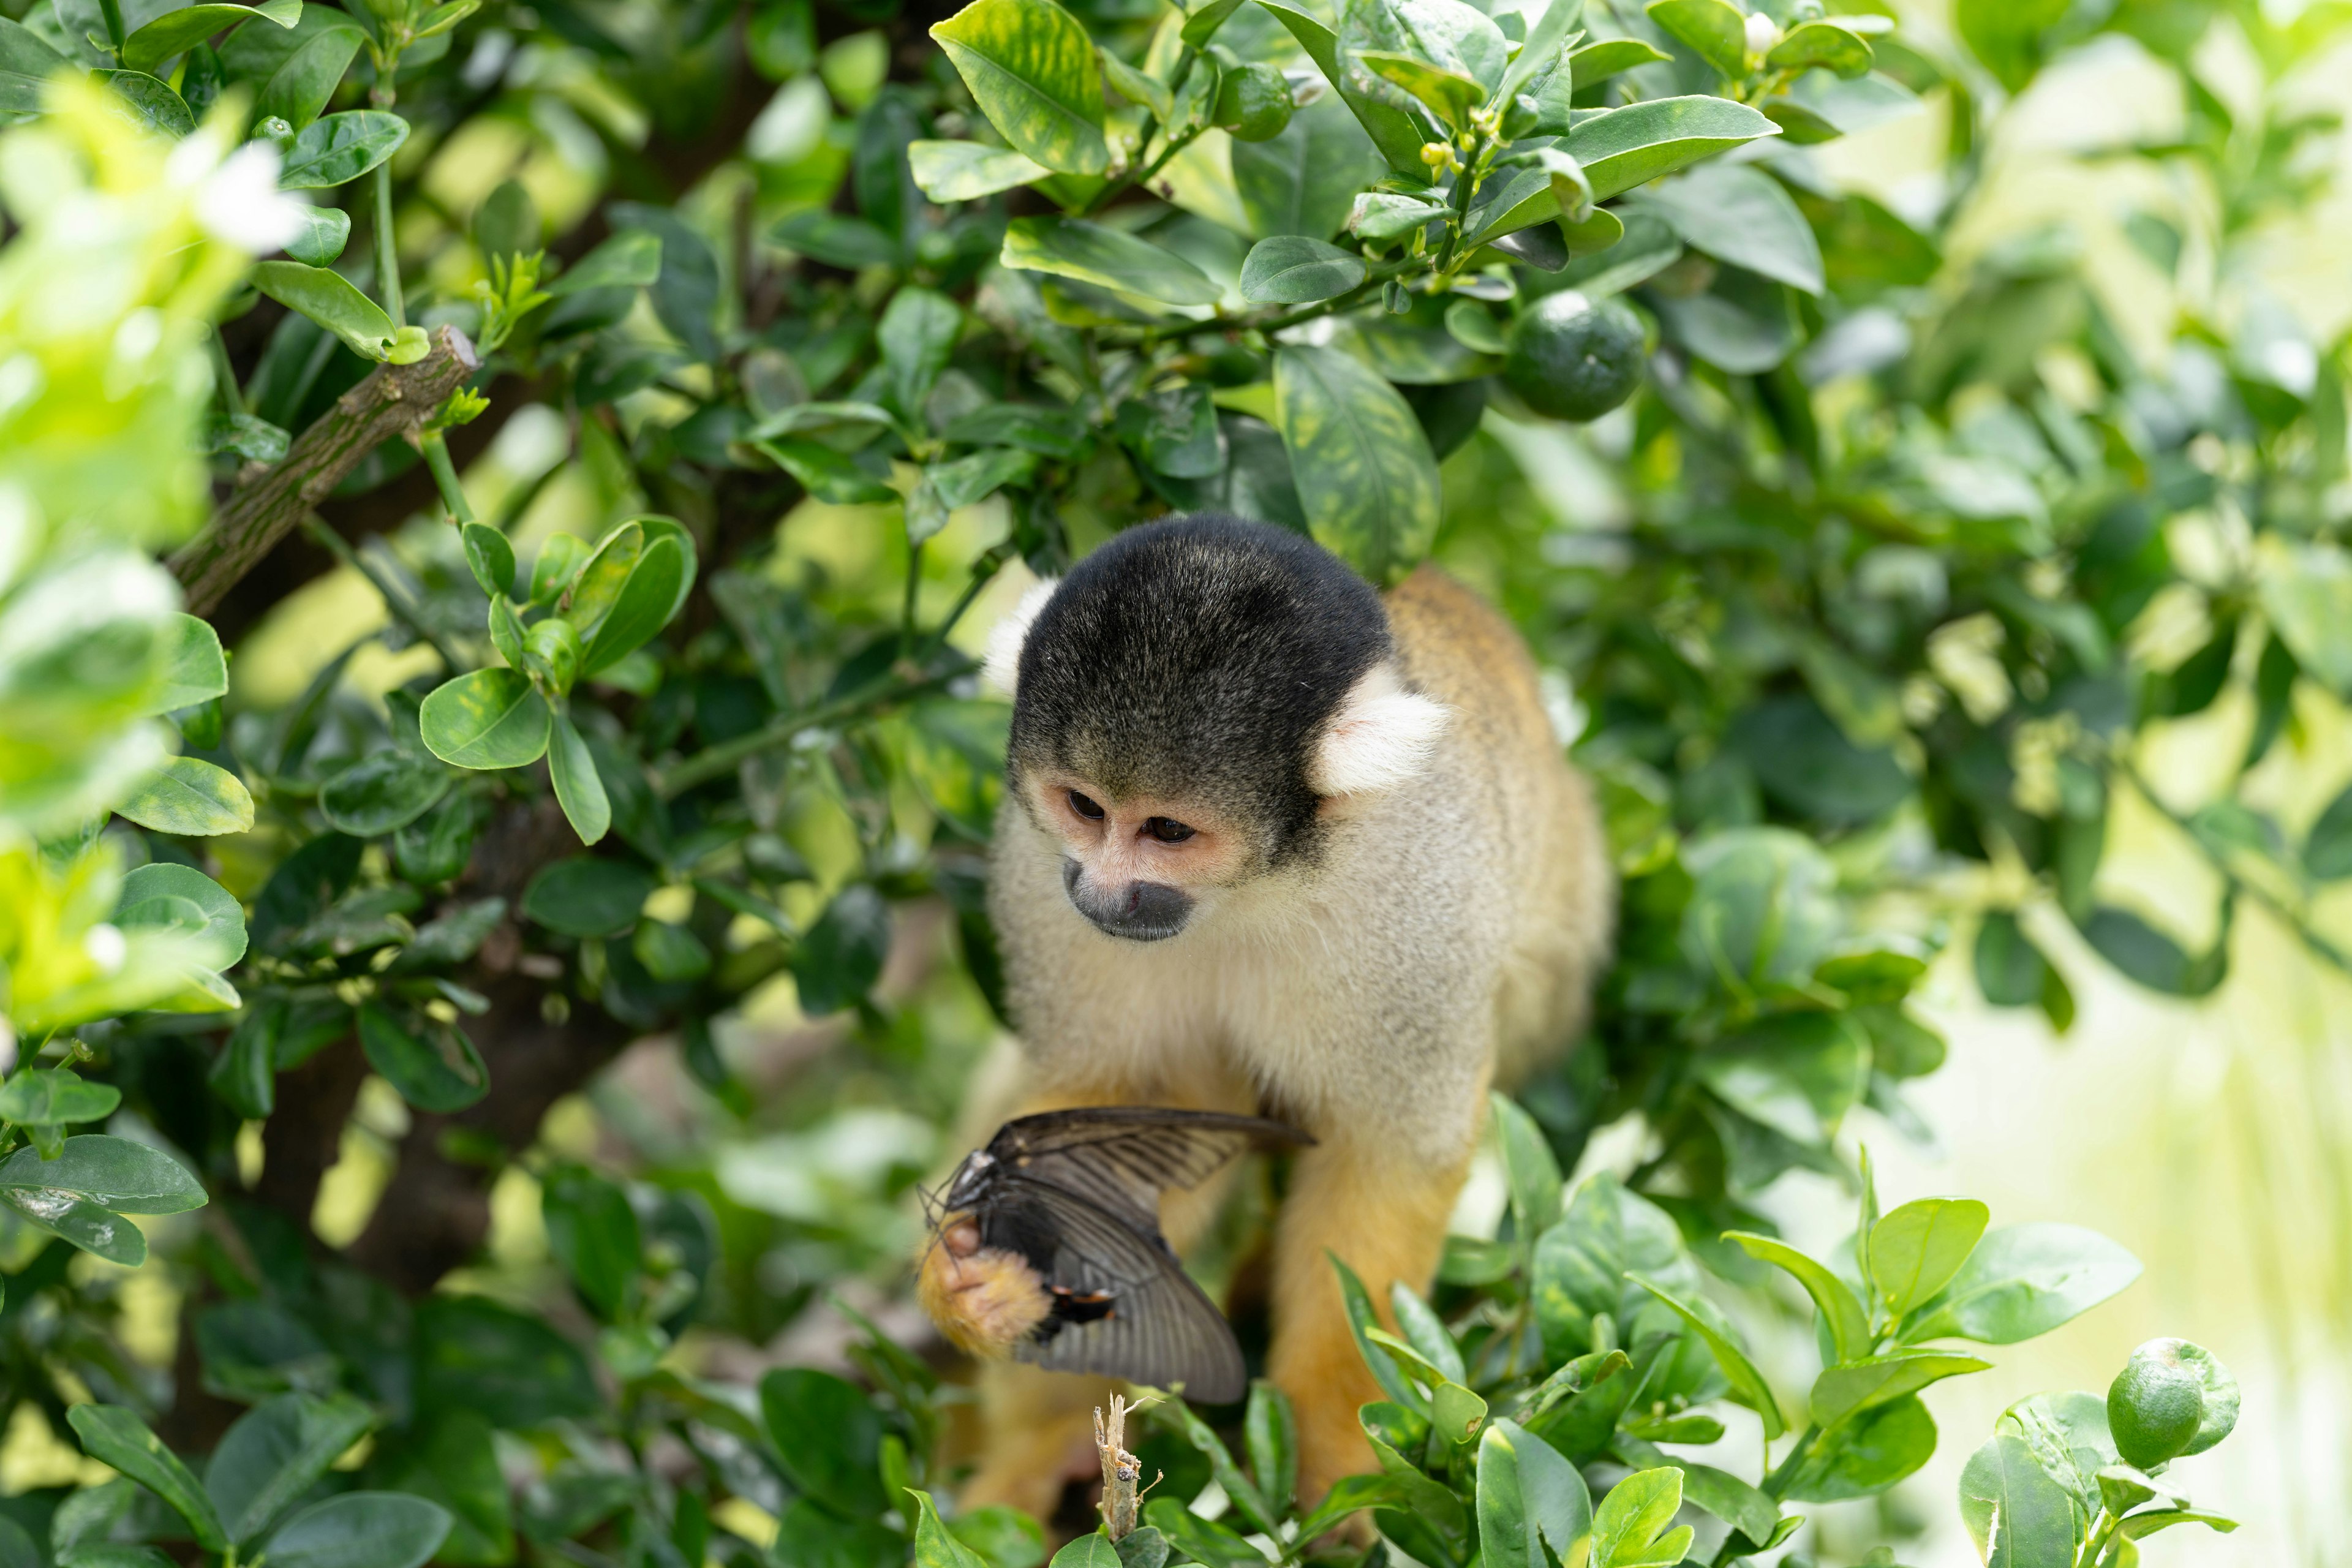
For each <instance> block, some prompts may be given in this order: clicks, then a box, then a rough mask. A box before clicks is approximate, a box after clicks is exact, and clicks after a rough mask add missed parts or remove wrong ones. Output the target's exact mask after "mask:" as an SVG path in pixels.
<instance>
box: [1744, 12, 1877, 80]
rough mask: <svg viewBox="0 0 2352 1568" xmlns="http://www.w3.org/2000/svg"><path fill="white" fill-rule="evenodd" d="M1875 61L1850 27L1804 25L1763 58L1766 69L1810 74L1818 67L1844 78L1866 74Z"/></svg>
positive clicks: (1868, 49)
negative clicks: (1810, 71)
mask: <svg viewBox="0 0 2352 1568" xmlns="http://www.w3.org/2000/svg"><path fill="white" fill-rule="evenodd" d="M1873 59H1874V56H1873V55H1872V53H1871V48H1870V45H1869V44H1868V43H1867V42H1866V41H1865V40H1864V38H1863V37H1862V36H1861V35H1860V34H1859V33H1856V32H1855V31H1853V29H1852V28H1851V27H1841V26H1837V25H1836V24H1835V23H1833V22H1805V23H1802V24H1800V25H1799V26H1794V27H1791V28H1790V29H1789V35H1788V37H1784V38H1782V39H1781V40H1780V42H1779V43H1777V44H1775V45H1773V46H1772V52H1771V53H1769V54H1768V55H1766V56H1765V57H1764V64H1765V67H1766V68H1768V69H1770V70H1776V71H1801V70H1810V69H1811V68H1814V67H1816V66H1818V67H1820V68H1822V69H1824V70H1831V71H1835V72H1836V73H1837V74H1838V75H1840V76H1843V77H1858V76H1864V75H1866V74H1868V72H1869V70H1870V68H1871V64H1872V61H1873Z"/></svg>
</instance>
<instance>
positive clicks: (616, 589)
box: [556, 518, 646, 643]
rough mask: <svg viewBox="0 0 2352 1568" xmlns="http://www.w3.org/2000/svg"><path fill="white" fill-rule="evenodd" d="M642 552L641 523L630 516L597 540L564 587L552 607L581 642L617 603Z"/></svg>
mask: <svg viewBox="0 0 2352 1568" xmlns="http://www.w3.org/2000/svg"><path fill="white" fill-rule="evenodd" d="M645 551H646V531H645V527H644V525H643V524H641V523H639V522H638V521H636V520H635V519H634V518H632V519H630V520H629V521H625V522H620V523H616V524H614V526H613V527H612V529H610V530H609V531H607V532H606V533H605V535H604V538H603V539H601V540H599V541H597V542H596V548H595V550H594V552H592V553H591V554H590V555H589V557H588V559H587V561H586V562H585V563H583V564H582V566H581V568H580V570H579V572H578V574H575V575H574V576H573V577H572V581H571V583H570V584H569V585H568V586H567V587H566V588H565V589H564V591H563V595H562V597H561V598H560V599H558V600H557V602H556V608H557V609H558V610H559V611H560V612H561V613H562V616H563V617H564V619H566V620H568V621H570V622H571V623H572V627H573V629H575V630H576V631H578V632H579V634H580V640H581V641H582V642H583V643H585V642H586V641H587V640H588V639H589V638H590V637H593V636H594V635H595V634H596V630H597V628H598V627H600V626H603V625H604V617H605V616H609V615H611V614H612V613H613V607H614V605H618V604H619V603H620V602H621V590H622V589H623V588H624V587H625V586H626V585H627V584H628V581H629V574H630V573H632V572H633V571H635V569H636V564H637V558H638V557H639V556H641V555H643V554H644V553H645Z"/></svg>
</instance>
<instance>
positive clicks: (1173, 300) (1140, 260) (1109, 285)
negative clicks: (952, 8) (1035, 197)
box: [983, 0, 1224, 305]
mask: <svg viewBox="0 0 2352 1568" xmlns="http://www.w3.org/2000/svg"><path fill="white" fill-rule="evenodd" d="M983 3H986V0H983ZM1003 263H1004V265H1005V266H1007V267H1017V268H1022V269H1024V271H1029V272H1050V273H1052V274H1054V275H1055V276H1056V277H1061V278H1075V279H1077V280H1078V281H1079V282H1081V283H1092V284H1094V285H1096V286H1097V287H1098V288H1103V289H1118V291H1119V292H1121V293H1124V294H1139V295H1141V296H1142V297H1143V298H1145V299H1147V300H1163V301H1165V302H1166V303H1168V304H1171V305H1213V304H1215V303H1216V302H1217V301H1218V300H1220V299H1222V298H1223V296H1224V291H1223V289H1219V288H1218V287H1217V286H1216V285H1215V284H1214V283H1213V282H1211V281H1210V280H1209V279H1207V278H1206V277H1205V276H1203V275H1202V271H1201V269H1200V268H1197V267H1195V266H1193V265H1192V263H1191V262H1189V261H1187V260H1185V259H1184V258H1182V257H1181V256H1178V255H1176V254H1175V253H1174V252H1172V251H1169V250H1163V249H1161V248H1160V247H1159V246H1156V245H1154V244H1152V243H1151V242H1150V240H1148V239H1139V238H1137V237H1135V236H1133V235H1131V234H1126V233H1122V232H1121V231H1120V230H1118V229H1115V228H1108V227H1106V226H1103V225H1101V224H1097V223H1086V222H1083V221H1081V220H1079V219H1076V218H1062V217H1020V218H1014V219H1013V222H1012V223H1011V224H1010V225H1008V226H1006V228H1005V231H1004V250H1003Z"/></svg>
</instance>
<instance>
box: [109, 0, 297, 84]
mask: <svg viewBox="0 0 2352 1568" xmlns="http://www.w3.org/2000/svg"><path fill="white" fill-rule="evenodd" d="M257 18H258V19H259V20H261V21H265V22H275V23H276V24H277V25H278V26H281V27H291V26H294V24H295V23H297V22H299V21H300V20H301V19H302V0H262V3H261V4H260V5H184V6H182V7H181V8H180V9H179V10H176V11H166V12H164V13H163V15H162V16H158V17H156V18H155V19H154V20H153V21H152V22H149V23H148V24H146V25H145V26H142V27H140V28H139V29H137V30H136V31H135V32H133V33H132V34H131V36H130V37H127V38H125V39H124V40H123V41H122V63H123V64H124V65H125V66H127V67H129V68H131V69H132V70H138V71H152V70H153V69H154V68H156V67H158V66H160V65H162V64H163V62H164V61H165V60H168V59H170V58H172V57H173V55H177V54H183V53H184V52H186V50H187V49H188V47H189V46H191V45H193V44H201V43H203V42H204V41H205V40H206V39H207V38H210V37H212V36H213V35H214V34H215V33H218V32H222V31H225V30H226V29H227V28H230V27H235V26H240V25H242V24H244V23H246V22H250V21H253V20H255V19H257Z"/></svg>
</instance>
